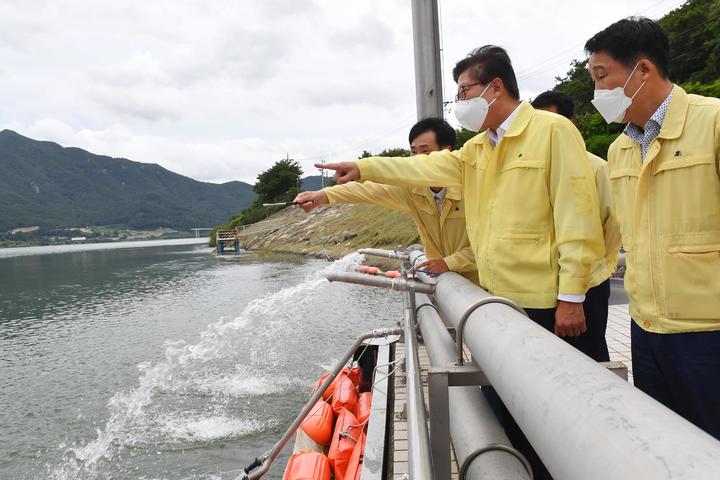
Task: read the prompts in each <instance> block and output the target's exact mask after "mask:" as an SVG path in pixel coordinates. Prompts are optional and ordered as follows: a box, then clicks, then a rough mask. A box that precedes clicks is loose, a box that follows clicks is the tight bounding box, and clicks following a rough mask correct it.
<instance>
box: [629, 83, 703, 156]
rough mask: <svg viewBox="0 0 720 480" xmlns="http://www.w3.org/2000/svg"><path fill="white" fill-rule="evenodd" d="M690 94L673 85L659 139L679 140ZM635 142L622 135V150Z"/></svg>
mask: <svg viewBox="0 0 720 480" xmlns="http://www.w3.org/2000/svg"><path fill="white" fill-rule="evenodd" d="M688 104H689V101H688V94H687V93H686V92H685V90H683V89H682V88H680V87H678V86H677V85H673V89H672V98H671V99H670V104H669V105H668V109H667V113H665V119H664V120H663V124H662V126H661V127H660V133H659V134H658V138H663V139H668V140H669V139H672V138H678V137H679V136H680V134H681V133H682V131H683V128H684V127H685V119H686V118H687V110H688ZM633 145H635V141H634V140H633V139H632V138H630V137H628V136H627V135H625V134H620V148H632V147H633Z"/></svg>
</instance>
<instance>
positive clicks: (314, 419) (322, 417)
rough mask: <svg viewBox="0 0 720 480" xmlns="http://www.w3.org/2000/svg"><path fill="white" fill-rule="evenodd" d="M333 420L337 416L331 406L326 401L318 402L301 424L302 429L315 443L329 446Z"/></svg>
mask: <svg viewBox="0 0 720 480" xmlns="http://www.w3.org/2000/svg"><path fill="white" fill-rule="evenodd" d="M333 420H335V416H334V415H333V411H332V408H331V407H330V405H328V403H327V402H326V401H325V400H318V402H317V403H316V404H315V405H314V406H313V408H312V410H310V413H308V414H307V416H306V417H305V420H303V422H302V423H301V424H300V428H301V429H302V431H303V432H305V434H306V435H307V436H308V437H310V438H311V439H312V440H313V441H315V442H317V443H319V444H320V445H327V444H328V443H330V439H331V438H332V431H333Z"/></svg>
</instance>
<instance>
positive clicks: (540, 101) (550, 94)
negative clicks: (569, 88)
mask: <svg viewBox="0 0 720 480" xmlns="http://www.w3.org/2000/svg"><path fill="white" fill-rule="evenodd" d="M532 106H533V107H535V108H547V107H550V106H554V107H555V108H557V111H558V113H559V114H560V115H562V116H563V117H565V118H569V119H570V120H572V119H573V118H574V117H575V103H574V102H573V99H572V98H571V97H570V95H567V94H566V93H563V92H558V91H557V90H548V91H547V92H543V93H541V94H540V95H538V96H537V97H535V100H533V101H532Z"/></svg>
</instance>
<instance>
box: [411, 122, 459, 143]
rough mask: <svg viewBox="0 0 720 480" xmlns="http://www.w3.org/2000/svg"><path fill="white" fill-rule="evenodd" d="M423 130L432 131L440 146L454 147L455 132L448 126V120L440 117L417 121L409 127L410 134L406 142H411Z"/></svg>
mask: <svg viewBox="0 0 720 480" xmlns="http://www.w3.org/2000/svg"><path fill="white" fill-rule="evenodd" d="M425 132H434V133H435V141H436V142H437V144H438V145H439V146H440V147H441V148H442V147H452V148H455V144H456V142H457V134H456V133H455V129H454V128H453V127H451V126H450V124H449V123H448V122H446V121H445V120H443V119H442V118H437V117H428V118H424V119H422V120H420V121H419V122H417V123H416V124H415V125H413V127H412V128H411V129H410V135H409V136H408V143H412V142H413V140H415V139H416V138H417V137H418V136H420V135H422V134H423V133H425Z"/></svg>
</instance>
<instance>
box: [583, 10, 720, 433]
mask: <svg viewBox="0 0 720 480" xmlns="http://www.w3.org/2000/svg"><path fill="white" fill-rule="evenodd" d="M585 50H586V51H587V52H588V54H589V55H590V58H589V64H588V66H589V68H590V70H591V73H592V76H593V80H594V81H595V88H596V90H595V98H594V99H593V104H594V105H595V107H596V108H597V109H598V111H599V112H600V113H601V115H602V116H603V117H604V118H605V120H606V121H608V122H629V123H628V125H627V127H626V128H625V131H624V132H623V133H622V134H621V135H620V136H619V137H618V138H617V140H616V141H615V142H614V143H613V144H612V145H611V146H610V151H609V153H608V162H609V173H610V183H611V188H612V194H613V201H614V206H615V212H616V215H617V218H618V221H619V222H620V230H621V233H622V241H623V246H624V248H625V251H626V258H627V272H626V274H625V289H626V290H627V293H628V297H629V298H630V314H631V315H632V318H633V320H634V321H633V322H632V328H631V341H632V362H633V376H634V381H635V385H636V386H637V387H638V388H640V389H641V390H643V391H644V392H646V393H647V394H649V395H650V396H652V397H654V398H655V399H656V400H658V401H660V402H662V403H664V404H665V405H667V406H668V407H670V408H672V409H673V410H675V411H676V412H678V413H679V414H681V415H682V416H684V417H685V418H687V419H688V420H690V421H691V422H693V423H695V424H696V425H698V426H699V427H700V428H702V429H704V430H705V431H706V432H708V433H710V434H711V435H713V436H714V437H715V438H718V439H720V164H719V162H720V100H718V99H715V98H705V97H701V96H698V95H688V94H687V93H685V91H684V90H683V89H682V88H680V87H678V86H677V85H673V84H672V82H670V80H669V78H668V69H669V52H670V49H669V42H668V37H667V34H666V33H665V31H664V30H663V29H662V27H660V25H658V24H657V23H656V22H654V21H652V20H649V19H647V18H629V19H625V20H621V21H619V22H616V23H614V24H612V25H610V26H609V27H608V28H606V29H605V30H603V31H602V32H600V33H598V34H596V35H595V36H594V37H592V38H591V39H590V40H588V42H587V43H586V44H585Z"/></svg>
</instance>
